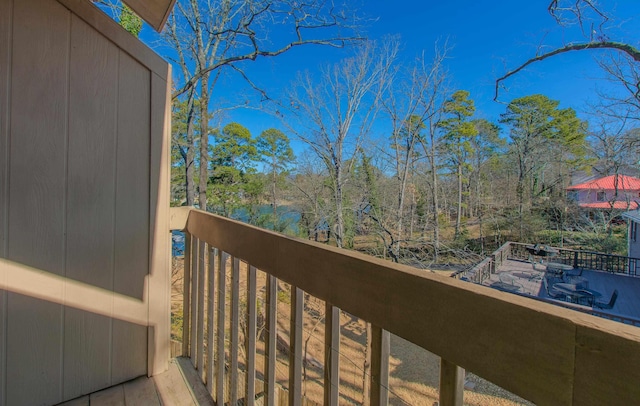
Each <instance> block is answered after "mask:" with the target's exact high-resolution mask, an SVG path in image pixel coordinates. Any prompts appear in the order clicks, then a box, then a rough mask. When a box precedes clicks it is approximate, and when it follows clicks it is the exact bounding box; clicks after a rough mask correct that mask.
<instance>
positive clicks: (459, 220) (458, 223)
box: [453, 163, 462, 240]
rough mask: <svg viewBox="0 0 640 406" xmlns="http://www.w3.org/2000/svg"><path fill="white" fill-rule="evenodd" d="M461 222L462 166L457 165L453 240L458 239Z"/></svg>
mask: <svg viewBox="0 0 640 406" xmlns="http://www.w3.org/2000/svg"><path fill="white" fill-rule="evenodd" d="M461 221H462V164H461V163H458V210H457V212H456V228H455V234H454V237H453V239H454V240H457V239H458V238H459V237H460V222H461Z"/></svg>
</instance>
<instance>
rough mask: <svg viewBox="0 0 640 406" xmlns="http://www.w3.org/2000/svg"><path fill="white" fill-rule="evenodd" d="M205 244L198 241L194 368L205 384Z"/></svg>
mask: <svg viewBox="0 0 640 406" xmlns="http://www.w3.org/2000/svg"><path fill="white" fill-rule="evenodd" d="M206 252H207V243H206V242H204V241H200V244H199V245H198V331H197V340H198V344H197V348H196V350H197V355H196V357H197V361H196V367H197V368H198V369H199V372H200V374H199V375H200V379H201V380H202V382H205V380H204V379H205V376H204V373H205V371H204V287H205V268H206V258H205V254H206Z"/></svg>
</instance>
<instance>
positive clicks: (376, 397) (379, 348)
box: [370, 324, 391, 406]
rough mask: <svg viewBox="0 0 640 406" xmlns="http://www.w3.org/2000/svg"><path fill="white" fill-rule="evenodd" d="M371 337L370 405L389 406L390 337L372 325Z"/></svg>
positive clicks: (387, 333)
mask: <svg viewBox="0 0 640 406" xmlns="http://www.w3.org/2000/svg"><path fill="white" fill-rule="evenodd" d="M371 336H372V337H371V385H370V387H371V405H376V406H386V405H388V404H389V353H390V349H391V343H390V335H389V332H388V331H384V330H383V329H382V328H380V327H378V326H376V325H375V324H372V325H371Z"/></svg>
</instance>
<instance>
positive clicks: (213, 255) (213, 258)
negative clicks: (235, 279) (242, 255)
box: [207, 247, 220, 396]
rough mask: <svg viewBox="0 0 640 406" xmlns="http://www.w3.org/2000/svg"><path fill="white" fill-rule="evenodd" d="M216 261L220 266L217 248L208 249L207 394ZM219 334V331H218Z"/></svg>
mask: <svg viewBox="0 0 640 406" xmlns="http://www.w3.org/2000/svg"><path fill="white" fill-rule="evenodd" d="M216 262H218V266H220V251H218V250H217V249H214V248H211V247H210V249H209V271H208V278H209V287H208V292H209V293H208V295H207V299H208V301H207V313H208V317H207V390H208V391H209V394H210V395H211V396H213V371H214V367H213V365H214V362H213V360H214V355H215V351H214V350H213V346H214V336H215V334H214V332H215V329H214V325H215V324H214V320H213V318H214V315H215V307H214V305H215V291H216V287H215V280H216V265H215V264H216ZM218 334H220V332H218Z"/></svg>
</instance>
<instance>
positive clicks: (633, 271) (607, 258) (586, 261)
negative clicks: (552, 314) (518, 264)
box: [505, 242, 640, 277]
mask: <svg viewBox="0 0 640 406" xmlns="http://www.w3.org/2000/svg"><path fill="white" fill-rule="evenodd" d="M507 244H510V246H511V252H510V256H509V258H511V259H520V260H531V259H533V261H539V260H541V259H544V260H548V261H553V262H561V263H564V264H568V265H572V266H573V267H575V268H583V269H590V270H594V271H604V272H609V273H616V274H625V275H629V276H635V277H640V274H639V273H638V272H637V270H638V261H640V258H632V257H625V256H622V255H613V254H603V253H600V252H593V251H583V250H572V249H566V248H556V247H553V250H554V251H555V255H553V256H551V257H549V256H541V255H536V254H532V253H531V247H532V246H531V245H530V244H522V243H517V242H510V243H507ZM505 245H506V244H505Z"/></svg>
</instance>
